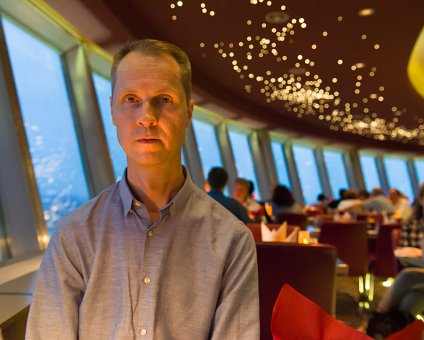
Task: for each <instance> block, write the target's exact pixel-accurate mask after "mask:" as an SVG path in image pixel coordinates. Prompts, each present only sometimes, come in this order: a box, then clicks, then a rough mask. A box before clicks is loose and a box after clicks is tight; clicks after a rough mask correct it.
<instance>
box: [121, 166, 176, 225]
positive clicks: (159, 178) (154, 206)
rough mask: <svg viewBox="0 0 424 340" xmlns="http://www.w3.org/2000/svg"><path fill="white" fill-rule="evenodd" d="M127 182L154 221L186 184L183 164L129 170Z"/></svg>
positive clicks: (129, 168) (130, 167)
mask: <svg viewBox="0 0 424 340" xmlns="http://www.w3.org/2000/svg"><path fill="white" fill-rule="evenodd" d="M127 180H128V183H129V185H130V187H131V190H132V192H133V194H134V196H135V197H136V198H137V199H138V200H140V201H141V202H143V204H144V205H145V206H146V208H147V210H148V212H149V215H150V217H151V219H152V221H155V220H156V219H157V217H158V216H159V210H160V209H161V208H163V207H164V206H165V205H167V204H168V203H169V202H170V201H171V199H172V198H173V197H174V196H175V195H176V193H177V192H178V190H180V188H181V187H182V186H183V184H184V175H183V172H182V166H181V164H175V165H174V166H169V164H167V165H166V166H159V167H156V166H155V167H140V166H130V165H128V169H127Z"/></svg>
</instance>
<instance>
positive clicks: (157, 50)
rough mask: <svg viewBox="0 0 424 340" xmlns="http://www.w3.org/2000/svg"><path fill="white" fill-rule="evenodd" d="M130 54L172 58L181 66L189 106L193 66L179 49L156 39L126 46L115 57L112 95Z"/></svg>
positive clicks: (112, 71)
mask: <svg viewBox="0 0 424 340" xmlns="http://www.w3.org/2000/svg"><path fill="white" fill-rule="evenodd" d="M130 53H141V54H143V55H145V56H150V57H155V58H158V59H160V58H163V57H171V58H172V59H174V60H175V62H176V63H177V64H178V66H179V70H180V80H181V84H182V86H183V88H184V92H185V96H186V100H187V104H189V102H190V100H191V64H190V59H189V58H188V56H187V54H186V53H185V52H184V51H183V50H182V49H180V48H179V47H177V46H175V45H173V44H171V43H168V42H166V41H160V40H155V39H141V40H136V41H133V42H130V43H128V44H126V45H124V46H123V47H122V48H121V49H120V50H119V51H118V52H117V53H116V54H115V55H114V56H113V61H112V68H111V78H112V95H113V93H114V89H115V84H116V74H117V70H118V66H119V64H120V63H121V61H122V60H123V59H124V58H125V57H126V56H127V55H128V54H130Z"/></svg>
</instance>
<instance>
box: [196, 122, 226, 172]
mask: <svg viewBox="0 0 424 340" xmlns="http://www.w3.org/2000/svg"><path fill="white" fill-rule="evenodd" d="M193 129H194V135H195V136H196V144H197V150H198V151H199V155H200V161H201V163H202V170H203V175H204V176H205V178H206V177H207V176H208V173H209V170H210V169H211V168H213V167H222V159H221V154H220V152H219V146H218V140H217V137H216V131H215V127H214V126H213V125H212V124H208V123H205V122H203V121H201V120H198V119H193Z"/></svg>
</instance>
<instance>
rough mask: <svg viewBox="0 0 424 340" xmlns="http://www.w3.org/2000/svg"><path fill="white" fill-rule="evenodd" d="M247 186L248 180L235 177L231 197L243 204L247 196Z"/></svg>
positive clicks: (248, 185) (248, 184)
mask: <svg viewBox="0 0 424 340" xmlns="http://www.w3.org/2000/svg"><path fill="white" fill-rule="evenodd" d="M249 188H250V183H249V181H248V180H246V179H244V178H237V179H236V181H235V183H234V187H233V194H232V196H233V198H234V199H236V200H237V201H239V202H240V203H242V204H243V203H244V202H245V201H246V200H247V198H248V197H249Z"/></svg>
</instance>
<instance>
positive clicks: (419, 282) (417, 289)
mask: <svg viewBox="0 0 424 340" xmlns="http://www.w3.org/2000/svg"><path fill="white" fill-rule="evenodd" d="M392 311H401V312H404V313H407V314H410V315H412V316H414V317H415V316H416V315H418V314H422V313H423V312H424V268H405V269H403V270H402V271H401V272H400V273H399V274H398V275H397V276H396V280H395V283H394V284H393V286H392V287H390V288H389V290H388V291H387V292H386V294H385V295H384V296H383V298H382V299H381V300H380V302H379V304H378V307H377V312H379V313H385V312H392Z"/></svg>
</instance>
